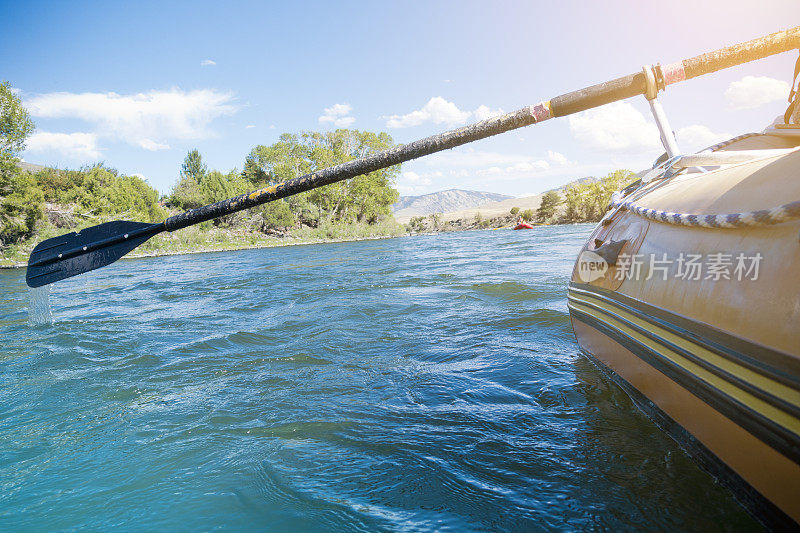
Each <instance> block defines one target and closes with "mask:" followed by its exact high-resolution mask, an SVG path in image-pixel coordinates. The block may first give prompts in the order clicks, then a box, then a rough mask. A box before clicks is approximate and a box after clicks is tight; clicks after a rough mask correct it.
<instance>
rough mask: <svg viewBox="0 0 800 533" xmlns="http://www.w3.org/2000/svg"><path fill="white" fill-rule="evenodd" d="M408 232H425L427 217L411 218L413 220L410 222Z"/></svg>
mask: <svg viewBox="0 0 800 533" xmlns="http://www.w3.org/2000/svg"><path fill="white" fill-rule="evenodd" d="M408 231H415V232H417V233H419V232H421V231H425V217H411V220H409V221H408Z"/></svg>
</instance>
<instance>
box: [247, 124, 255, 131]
mask: <svg viewBox="0 0 800 533" xmlns="http://www.w3.org/2000/svg"><path fill="white" fill-rule="evenodd" d="M255 127H256V125H255V124H248V125H247V126H245V129H248V130H249V129H251V128H255Z"/></svg>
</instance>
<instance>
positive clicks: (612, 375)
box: [575, 317, 797, 531]
mask: <svg viewBox="0 0 800 533" xmlns="http://www.w3.org/2000/svg"><path fill="white" fill-rule="evenodd" d="M575 319H576V320H579V321H580V322H583V320H581V319H580V318H578V317H575ZM584 323H585V324H586V325H588V326H592V325H591V324H588V323H586V322H584ZM592 327H594V326H592ZM581 353H583V354H584V355H585V356H586V357H587V358H588V359H589V360H590V361H591V362H592V363H593V364H594V365H595V366H596V367H597V368H598V369H599V370H600V372H602V373H603V374H604V375H606V376H607V377H608V378H609V379H611V381H613V382H614V383H616V384H617V385H619V387H620V388H621V389H622V390H623V391H625V393H626V394H627V395H628V396H629V397H630V399H631V401H633V403H634V404H635V405H636V407H638V408H639V409H641V410H642V412H644V414H645V415H646V416H647V417H648V418H649V419H650V420H652V421H653V423H654V424H655V425H656V426H658V428H660V429H661V430H662V431H664V432H665V433H666V434H667V435H669V436H670V438H672V440H674V441H675V442H677V443H678V445H679V446H680V447H681V449H683V450H684V451H685V452H686V453H687V454H688V455H689V456H690V457H691V458H692V459H694V460H695V461H696V462H697V463H698V464H699V465H700V467H701V468H703V469H704V470H705V471H706V472H708V473H709V474H711V475H712V476H713V477H714V478H715V479H716V480H717V481H718V482H719V484H720V485H722V486H723V487H725V488H726V489H728V490H729V491H731V493H732V494H733V496H734V497H735V498H736V500H737V501H738V502H739V503H740V504H741V505H742V507H744V508H745V509H747V511H748V512H749V513H750V514H751V515H753V516H754V517H755V518H756V519H757V520H758V521H759V522H761V524H762V525H763V526H764V527H765V528H767V529H768V530H770V531H793V530H795V529H797V523H795V521H794V520H792V518H790V517H789V515H787V514H786V513H784V512H783V511H782V510H781V509H780V508H778V507H777V506H776V505H775V504H774V503H772V502H771V501H769V500H768V499H767V498H765V497H764V496H763V495H762V494H761V493H760V492H758V491H757V490H756V489H754V488H753V487H752V486H751V485H750V484H749V483H747V482H746V481H745V480H744V479H742V477H741V476H740V475H739V474H737V473H736V472H735V471H734V470H733V469H732V468H731V467H729V466H728V465H727V464H725V462H724V461H722V459H720V458H719V457H717V456H716V455H715V454H714V453H712V452H711V450H709V449H708V448H706V446H705V445H704V444H703V443H702V442H700V441H699V440H697V439H696V438H695V437H694V436H693V435H692V434H691V433H689V432H688V431H686V429H684V427H683V426H681V425H680V424H678V423H677V422H675V421H674V420H673V419H672V418H670V417H669V416H668V415H667V414H666V413H665V412H664V411H662V410H661V408H660V407H658V406H657V405H656V404H655V403H653V402H652V401H650V400H649V399H648V398H647V396H645V395H644V394H642V393H641V392H639V391H638V390H637V389H636V387H634V386H633V385H631V384H630V383H628V382H627V381H625V380H624V379H623V378H622V377H620V376H619V375H618V374H617V373H616V372H614V371H613V370H611V369H610V368H608V367H607V366H606V365H604V364H603V363H602V361H599V360H598V359H597V358H596V357H595V356H594V355H593V354H591V353H589V352H588V351H586V350H581Z"/></svg>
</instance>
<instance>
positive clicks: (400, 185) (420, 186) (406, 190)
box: [395, 171, 443, 194]
mask: <svg viewBox="0 0 800 533" xmlns="http://www.w3.org/2000/svg"><path fill="white" fill-rule="evenodd" d="M442 175H443V174H442V173H441V172H426V173H423V174H418V173H417V172H414V171H408V172H403V173H402V174H400V176H399V177H398V179H397V183H395V187H396V188H397V190H398V191H400V192H401V193H402V194H413V193H419V192H422V191H424V190H426V187H427V186H428V185H430V184H431V183H433V179H434V178H441V177H442Z"/></svg>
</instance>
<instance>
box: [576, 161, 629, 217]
mask: <svg viewBox="0 0 800 533" xmlns="http://www.w3.org/2000/svg"><path fill="white" fill-rule="evenodd" d="M635 177H636V176H635V174H634V173H633V172H631V171H630V170H615V171H614V172H611V173H610V174H608V175H607V176H605V177H604V178H602V179H600V180H595V179H593V178H591V179H587V180H581V181H580V182H578V183H573V184H572V185H570V186H568V187H567V188H566V189H565V190H564V197H565V204H566V211H565V213H564V218H565V219H566V220H570V221H573V222H594V221H598V220H600V219H601V218H602V217H603V215H604V214H605V212H606V211H607V210H608V207H609V205H610V203H611V195H612V194H613V193H614V191H618V190H621V189H622V188H624V187H625V186H626V185H628V184H629V183H631V182H632V181H633V180H634V179H635Z"/></svg>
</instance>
